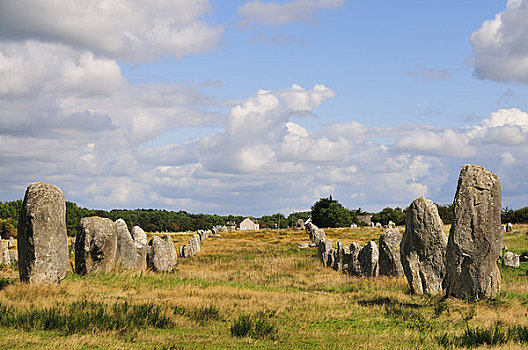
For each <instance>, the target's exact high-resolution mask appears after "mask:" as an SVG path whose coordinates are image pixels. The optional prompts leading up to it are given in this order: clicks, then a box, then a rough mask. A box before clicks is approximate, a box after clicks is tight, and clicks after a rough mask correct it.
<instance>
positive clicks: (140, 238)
mask: <svg viewBox="0 0 528 350" xmlns="http://www.w3.org/2000/svg"><path fill="white" fill-rule="evenodd" d="M131 234H132V238H133V239H134V246H135V248H136V271H138V272H141V271H145V270H146V269H147V247H148V241H147V234H146V233H145V231H143V229H142V228H141V227H139V226H134V227H132V232H131Z"/></svg>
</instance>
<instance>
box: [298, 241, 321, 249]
mask: <svg viewBox="0 0 528 350" xmlns="http://www.w3.org/2000/svg"><path fill="white" fill-rule="evenodd" d="M313 247H317V245H316V244H315V243H313V242H301V243H298V244H297V248H299V249H306V248H313Z"/></svg>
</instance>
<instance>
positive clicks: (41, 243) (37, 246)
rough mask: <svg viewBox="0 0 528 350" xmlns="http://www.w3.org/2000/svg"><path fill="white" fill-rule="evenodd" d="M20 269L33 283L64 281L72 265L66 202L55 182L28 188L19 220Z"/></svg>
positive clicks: (24, 276)
mask: <svg viewBox="0 0 528 350" xmlns="http://www.w3.org/2000/svg"><path fill="white" fill-rule="evenodd" d="M17 246H18V256H19V262H18V269H19V275H20V280H21V281H23V282H29V283H38V282H41V283H60V281H62V279H63V278H64V276H65V275H66V269H67V268H68V237H67V235H66V201H65V199H64V194H63V193H62V190H61V189H60V188H59V187H57V186H54V185H50V184H46V183H43V182H34V183H32V184H30V185H29V186H28V188H27V190H26V195H25V197H24V202H23V204H22V210H21V212H20V218H19V221H18V244H17Z"/></svg>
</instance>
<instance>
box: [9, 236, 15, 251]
mask: <svg viewBox="0 0 528 350" xmlns="http://www.w3.org/2000/svg"><path fill="white" fill-rule="evenodd" d="M7 247H8V248H9V249H11V248H14V247H15V239H14V238H13V237H9V241H8V242H7Z"/></svg>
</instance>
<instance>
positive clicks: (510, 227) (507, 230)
mask: <svg viewBox="0 0 528 350" xmlns="http://www.w3.org/2000/svg"><path fill="white" fill-rule="evenodd" d="M512 231H513V225H512V223H511V222H508V223H507V224H506V232H512Z"/></svg>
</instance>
